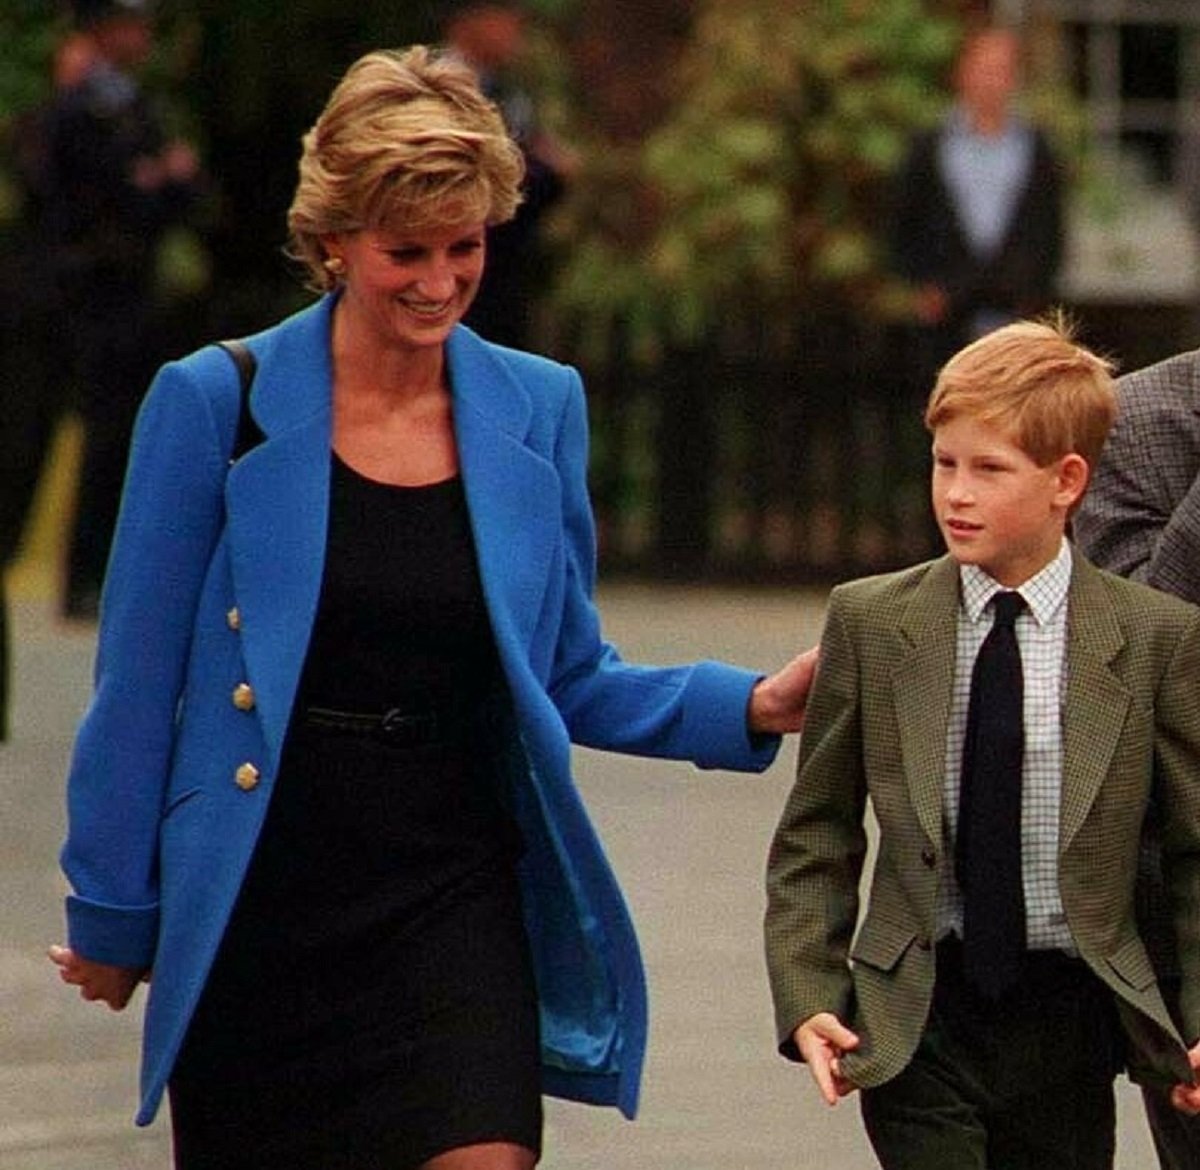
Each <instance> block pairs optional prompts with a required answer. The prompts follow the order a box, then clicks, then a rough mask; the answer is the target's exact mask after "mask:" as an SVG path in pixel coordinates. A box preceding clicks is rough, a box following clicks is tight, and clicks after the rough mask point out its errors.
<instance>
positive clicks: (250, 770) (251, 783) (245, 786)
mask: <svg viewBox="0 0 1200 1170" xmlns="http://www.w3.org/2000/svg"><path fill="white" fill-rule="evenodd" d="M258 777H259V771H258V769H257V768H256V767H255V766H254V765H253V764H251V763H245V764H243V765H242V766H241V767H240V768H238V770H237V772H236V773H235V774H234V781H235V782H236V783H237V786H238V787H239V788H240V789H241V790H242V791H243V792H249V791H250V790H251V789H253V788H257V787H258Z"/></svg>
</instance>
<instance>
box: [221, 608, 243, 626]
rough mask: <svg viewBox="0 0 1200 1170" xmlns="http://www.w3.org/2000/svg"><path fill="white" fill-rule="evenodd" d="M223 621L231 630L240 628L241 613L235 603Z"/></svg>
mask: <svg viewBox="0 0 1200 1170" xmlns="http://www.w3.org/2000/svg"><path fill="white" fill-rule="evenodd" d="M225 622H226V624H227V625H228V626H229V628H230V629H231V630H240V629H241V628H242V615H241V613H240V612H239V611H238V607H237V606H236V605H235V606H234V607H233V608H232V609H231V610H230V611H229V612H228V613H227V614H226V615H225Z"/></svg>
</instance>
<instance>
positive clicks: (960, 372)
mask: <svg viewBox="0 0 1200 1170" xmlns="http://www.w3.org/2000/svg"><path fill="white" fill-rule="evenodd" d="M1113 372H1114V366H1113V363H1112V362H1110V361H1108V360H1107V359H1106V358H1103V357H1100V356H1098V355H1097V354H1095V353H1093V352H1092V351H1091V350H1089V349H1087V348H1085V347H1084V346H1082V345H1080V344H1079V343H1078V342H1077V341H1076V340H1075V336H1074V330H1073V329H1072V326H1071V323H1070V322H1069V321H1068V320H1067V318H1066V317H1065V316H1064V315H1063V314H1062V313H1057V314H1052V315H1050V316H1048V317H1046V318H1044V319H1042V320H1040V321H1018V322H1016V323H1014V324H1012V325H1005V326H1003V327H1002V328H1000V329H997V330H995V331H994V332H992V333H988V334H985V335H984V336H983V337H981V338H979V339H978V340H977V341H973V342H972V343H971V344H970V345H968V346H966V347H965V348H964V349H961V350H959V351H958V353H956V354H955V355H954V356H953V357H952V358H951V359H950V360H949V361H948V362H947V363H946V364H945V366H943V367H942V371H941V373H940V374H938V379H937V384H936V385H935V386H934V388H933V393H932V394H930V396H929V403H928V405H927V406H926V408H925V426H926V427H927V428H928V429H929V430H930V431H933V430H935V429H936V428H937V427H939V426H941V425H942V424H943V423H946V422H949V421H950V420H951V419H954V418H958V417H961V416H963V415H966V416H969V417H971V418H974V419H977V420H978V421H979V422H982V423H985V424H987V425H989V426H994V427H997V428H998V429H1000V430H1002V431H1003V432H1004V433H1005V434H1006V435H1007V436H1008V437H1009V438H1010V439H1011V440H1012V441H1013V442H1014V443H1015V444H1016V445H1017V446H1018V447H1020V448H1021V450H1022V451H1024V452H1025V454H1026V455H1028V456H1029V457H1030V458H1031V459H1032V460H1033V461H1034V462H1035V463H1036V464H1037V465H1038V466H1039V467H1046V466H1048V465H1049V464H1051V463H1053V462H1054V461H1055V460H1056V459H1061V458H1062V457H1063V456H1064V455H1069V454H1072V453H1074V454H1078V455H1082V456H1083V458H1084V459H1085V460H1087V463H1088V466H1089V467H1095V465H1096V461H1097V460H1098V459H1099V458H1100V452H1101V451H1102V450H1103V448H1104V441H1105V439H1106V438H1107V437H1108V432H1109V429H1110V428H1111V426H1112V423H1113V419H1114V418H1115V417H1116V412H1117V394H1116V386H1115V385H1114V383H1113Z"/></svg>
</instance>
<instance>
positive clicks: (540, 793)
mask: <svg viewBox="0 0 1200 1170" xmlns="http://www.w3.org/2000/svg"><path fill="white" fill-rule="evenodd" d="M520 177H521V162H520V155H519V153H518V151H517V149H516V148H515V147H514V145H513V144H512V142H511V141H510V140H509V138H508V137H507V135H506V134H505V132H504V129H503V124H502V122H501V121H500V119H499V116H498V115H497V113H496V111H495V109H494V107H492V106H491V105H490V103H488V102H487V101H486V100H485V99H483V98H482V96H481V95H480V93H479V91H478V89H477V88H476V86H475V83H474V80H473V78H472V75H471V74H470V72H469V70H467V69H466V68H465V67H464V66H462V65H460V64H456V63H454V62H453V61H451V60H448V59H445V58H439V57H438V56H436V55H434V54H431V53H430V52H429V51H428V50H426V49H424V48H415V49H412V50H409V51H408V52H406V53H403V54H392V53H372V54H370V55H368V56H366V57H364V58H363V59H362V60H360V61H359V62H358V63H357V64H355V65H354V66H353V67H352V68H351V69H350V71H349V72H348V74H347V75H346V77H345V78H344V79H343V81H342V82H341V83H340V85H339V86H338V87H337V89H336V90H335V92H334V93H333V95H332V97H331V99H330V102H329V104H328V106H327V107H326V109H325V111H324V112H323V113H322V115H321V117H320V118H319V119H318V121H317V123H316V125H315V127H314V128H313V130H312V131H311V132H310V133H309V134H308V135H307V136H306V138H305V142H304V152H303V158H302V160H301V164H300V182H299V187H298V190H297V193H296V197H295V201H294V203H293V205H292V208H291V212H290V215H289V226H290V228H291V232H292V244H293V250H294V253H295V254H296V255H297V256H298V257H299V258H300V259H301V260H303V262H304V263H305V265H306V266H307V269H308V271H309V273H310V274H311V276H312V277H313V278H314V279H315V281H316V282H317V283H318V284H319V285H320V286H321V288H322V289H324V290H325V295H324V296H323V297H322V298H321V299H320V300H319V301H318V302H317V303H316V304H315V305H313V306H312V307H310V308H308V309H306V310H304V311H302V312H300V313H298V314H297V315H296V316H294V317H292V318H290V319H288V320H286V321H284V322H283V323H282V324H280V325H277V326H276V327H274V328H272V329H269V330H267V331H266V332H264V333H262V334H259V335H258V336H257V337H254V338H251V339H250V340H249V345H250V348H251V350H252V352H253V353H254V355H255V357H256V359H257V375H256V377H255V380H254V386H253V395H252V400H251V401H252V407H253V414H254V417H255V420H256V421H257V423H258V425H259V427H260V429H261V431H262V434H263V439H262V441H261V442H260V443H259V444H258V445H257V446H255V447H254V448H253V449H252V450H250V451H249V452H248V453H247V454H245V455H244V456H243V457H242V458H240V459H239V460H238V461H237V462H236V463H235V464H234V465H233V466H232V468H228V467H227V463H228V454H229V452H230V450H231V448H232V445H233V437H234V433H235V430H236V420H237V416H238V404H239V391H238V379H237V375H236V373H235V371H234V367H233V364H232V363H231V362H230V361H229V360H228V358H227V356H226V355H225V354H224V353H223V352H222V351H221V350H220V349H217V348H215V347H208V348H206V349H203V350H201V351H199V352H198V353H195V354H193V355H191V356H190V357H188V358H186V359H184V360H183V361H181V362H177V363H172V364H170V365H168V366H166V367H165V368H164V369H163V370H162V371H161V372H160V374H159V376H158V378H157V380H156V382H155V384H154V385H153V386H152V388H151V390H150V393H149V395H148V398H147V401H146V404H145V406H144V408H143V411H142V416H141V418H140V420H139V425H138V431H137V436H136V441H135V445H134V450H133V454H132V458H131V463H130V472H129V478H128V482H127V486H126V497H125V503H124V507H123V512H122V517H121V522H120V527H119V533H118V539H117V542H116V546H115V551H114V555H113V560H112V564H111V568H110V572H109V578H108V581H107V583H106V590H105V600H104V608H103V618H102V622H101V628H100V644H99V654H98V662H97V688H96V694H95V698H94V700H93V702H92V705H91V707H90V709H89V712H88V715H87V717H86V719H85V721H84V724H83V726H82V728H81V731H80V734H79V739H78V743H77V746H76V751H75V756H74V761H73V765H72V770H71V776H70V821H71V823H70V832H69V836H68V840H67V844H66V847H65V849H64V868H65V870H66V872H67V875H68V877H69V878H70V880H71V883H72V886H73V890H74V893H73V894H72V895H71V896H70V897H69V898H68V927H69V940H70V945H69V947H64V948H53V950H52V958H53V959H54V961H55V962H56V963H58V964H59V966H60V968H61V974H62V976H63V978H64V979H65V980H66V981H67V982H70V983H74V984H78V985H79V987H80V988H81V992H82V994H83V996H84V997H85V998H88V999H100V1000H103V1001H105V1002H107V1003H108V1004H109V1005H110V1006H112V1007H116V1008H119V1007H121V1006H123V1005H124V1004H125V1003H126V1002H127V1001H128V999H129V997H130V995H131V994H132V991H133V989H134V987H135V986H136V984H137V982H138V981H139V980H140V979H142V978H143V977H146V976H147V973H148V972H149V971H150V970H151V969H153V983H152V986H151V992H150V998H149V1003H148V1005H147V1014H146V1032H145V1051H144V1063H143V1076H142V1092H143V1100H142V1108H141V1111H140V1113H139V1121H140V1122H141V1123H143V1124H145V1123H148V1122H149V1121H150V1120H151V1119H152V1117H153V1116H154V1114H155V1111H156V1109H157V1107H158V1104H159V1100H160V1098H161V1095H162V1093H163V1091H164V1087H165V1086H168V1085H169V1091H170V1099H171V1107H172V1118H173V1124H174V1133H175V1148H176V1164H177V1165H178V1166H180V1167H187V1168H190V1167H210V1166H221V1167H223V1168H230V1167H238V1166H243V1165H245V1166H247V1167H248V1166H254V1167H255V1168H256V1170H266V1168H269V1167H285V1166H286V1167H295V1166H313V1167H318V1166H319V1167H321V1168H322V1170H329V1168H331V1167H340V1166H345V1167H354V1168H356V1170H362V1168H364V1167H388V1168H389V1170H402V1168H404V1167H429V1168H431V1170H432V1168H437V1170H471V1168H479V1167H487V1168H488V1170H526V1168H528V1167H531V1166H533V1165H534V1164H535V1163H536V1161H537V1156H538V1150H539V1144H540V1132H541V1113H540V1093H541V1092H542V1091H546V1092H550V1093H556V1094H559V1095H563V1096H568V1097H572V1098H576V1099H580V1100H586V1101H591V1102H595V1103H604V1104H613V1105H618V1106H619V1107H620V1108H622V1109H623V1110H624V1111H625V1112H626V1113H629V1114H632V1112H633V1111H634V1108H635V1105H636V1096H637V1084H638V1077H639V1073H640V1068H641V1063H642V1056H643V1050H644V1046H645V1022H646V1021H645V994H644V988H643V983H642V971H641V966H640V961H639V958H638V952H637V945H636V941H635V939H634V936H633V932H632V928H631V925H630V922H629V919H628V917H627V914H626V911H625V907H624V904H623V902H622V900H621V897H620V893H619V891H618V889H617V887H616V884H615V882H614V879H613V877H612V874H611V872H610V870H609V868H608V865H607V863H606V861H605V859H604V856H603V853H602V852H601V850H600V847H599V845H598V843H597V840H596V838H595V835H594V833H593V830H592V828H591V826H590V824H589V823H588V820H587V818H586V815H585V813H584V811H583V808H582V806H581V804H580V801H579V798H578V795H577V793H576V791H575V789H574V787H573V785H572V782H571V778H570V772H569V759H568V756H569V741H570V740H574V741H576V742H578V743H584V744H589V745H592V746H596V747H606V748H613V749H617V750H623V751H628V752H634V753H642V754H647V755H658V756H670V757H678V758H687V759H693V760H695V761H696V762H697V763H699V764H700V765H701V766H707V767H721V768H742V769H747V770H749V769H756V768H762V767H765V766H766V765H767V764H768V763H769V762H770V760H771V758H772V756H773V754H774V751H775V749H776V747H777V743H778V741H777V739H775V738H774V735H773V733H777V732H781V731H785V730H790V729H794V728H795V727H796V726H798V723H799V719H800V712H801V708H802V704H803V701H804V698H805V695H806V692H807V687H808V683H809V681H810V677H811V673H812V657H811V654H810V655H806V656H802V657H801V658H799V659H797V660H795V661H794V662H793V663H791V664H790V665H789V666H788V667H786V668H785V669H784V670H783V671H781V672H780V673H779V674H777V675H775V676H772V677H770V678H767V679H762V680H758V679H756V677H755V676H753V675H750V674H747V673H745V672H742V671H739V670H736V669H734V668H732V667H728V666H724V665H721V664H717V663H700V664H696V665H694V666H690V667H682V668H675V669H649V668H638V667H633V666H629V665H626V664H624V663H623V662H622V661H621V660H620V658H619V657H618V655H617V654H616V652H615V651H614V650H613V649H612V647H610V646H608V645H607V644H606V643H605V642H604V641H603V640H602V639H601V635H600V631H599V626H598V621H597V616H596V612H595V610H594V608H593V606H592V602H591V599H590V593H591V588H592V581H593V551H592V520H591V514H590V510H589V506H588V501H587V495H586V487H585V471H586V467H585V464H586V433H585V410H584V400H583V395H582V389H581V386H580V382H579V378H578V376H577V374H576V373H575V372H574V371H573V370H571V369H569V368H567V367H564V366H560V365H557V364H555V363H552V362H549V361H546V360H544V359H541V358H537V357H533V356H531V355H528V354H524V353H519V352H516V351H513V350H507V349H501V348H499V347H495V346H492V345H489V344H487V343H486V342H484V341H482V340H481V339H480V338H479V337H477V336H476V335H474V334H473V333H471V332H470V331H469V330H467V329H465V328H463V327H462V326H460V325H459V324H458V322H459V320H460V318H461V317H462V315H463V313H464V312H465V311H466V309H467V307H468V305H469V304H470V301H471V297H472V295H473V294H474V291H475V289H476V287H477V286H478V283H479V279H480V274H481V271H482V268H483V262H484V229H485V227H486V226H487V225H488V224H490V223H494V222H499V221H501V220H503V219H505V218H506V217H507V216H510V215H511V214H512V212H513V209H514V207H515V206H516V203H517V200H518V198H519V196H518V184H519V182H520Z"/></svg>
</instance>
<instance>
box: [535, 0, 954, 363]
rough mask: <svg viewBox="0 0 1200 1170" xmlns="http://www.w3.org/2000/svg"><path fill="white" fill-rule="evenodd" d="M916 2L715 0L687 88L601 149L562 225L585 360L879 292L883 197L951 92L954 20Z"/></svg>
mask: <svg viewBox="0 0 1200 1170" xmlns="http://www.w3.org/2000/svg"><path fill="white" fill-rule="evenodd" d="M932 7H934V6H931V5H930V4H928V3H925V2H922V0H840V2H839V0H823V2H821V3H800V2H797V0H792V2H791V3H780V2H779V0H706V2H705V3H703V4H701V6H700V8H699V11H698V15H697V19H696V22H695V25H694V28H693V33H692V37H691V40H690V43H689V45H688V47H687V49H686V51H685V53H684V56H683V59H682V60H681V62H680V64H679V71H678V97H677V100H676V101H675V103H674V106H673V109H672V111H671V113H670V114H669V116H668V117H667V118H666V120H665V121H664V122H663V123H662V124H661V125H660V126H658V127H657V129H655V130H654V131H653V133H651V134H650V135H649V136H648V137H647V138H646V139H645V141H644V142H643V143H642V144H641V146H640V147H637V148H633V149H629V148H624V149H615V148H614V147H613V146H612V145H611V144H610V143H606V142H604V141H597V142H592V143H588V144H585V150H586V151H587V154H588V157H589V159H590V160H591V161H590V165H589V168H588V171H587V174H586V175H585V177H584V179H583V181H582V182H581V183H579V184H578V187H577V191H576V196H575V198H574V200H573V202H572V206H571V208H570V209H569V212H568V214H567V216H566V217H565V218H564V221H563V223H562V224H561V230H562V233H563V237H564V239H565V240H566V241H568V242H569V248H568V249H567V250H566V251H567V255H566V262H565V265H564V268H563V271H562V275H561V280H560V283H559V284H558V286H557V288H556V289H555V293H554V299H553V308H554V314H555V317H556V320H557V321H558V323H559V324H560V326H562V327H563V328H567V329H570V330H571V331H572V333H573V334H574V335H575V336H576V337H577V338H578V339H579V341H580V343H581V344H582V345H583V346H584V353H585V355H586V356H587V357H588V358H589V359H590V360H592V361H603V360H605V359H606V358H607V357H609V356H610V355H611V353H612V352H613V348H614V346H615V345H617V344H618V338H620V344H622V345H625V346H631V347H632V353H633V356H634V357H635V358H636V359H638V360H641V361H645V362H652V361H654V360H655V359H656V358H657V357H658V356H659V355H660V354H661V353H662V352H663V351H664V350H665V349H667V348H669V347H672V346H678V345H682V346H693V345H695V344H696V343H697V342H698V341H699V340H700V339H701V338H703V337H708V338H709V339H712V338H714V337H716V338H717V339H718V340H719V339H720V337H722V336H725V335H730V336H737V335H738V334H740V333H742V332H744V331H745V329H746V328H748V327H754V328H756V329H758V330H759V332H760V333H761V328H760V327H761V323H762V322H763V320H764V319H766V318H767V317H770V318H771V319H773V320H775V321H777V322H779V323H780V324H779V326H778V328H779V330H780V332H779V337H778V340H779V341H780V343H781V344H783V343H786V340H787V336H786V335H787V327H788V325H787V323H788V322H789V321H795V320H797V319H798V317H799V315H800V314H801V313H802V312H803V311H804V308H805V306H806V305H808V304H811V303H812V301H813V300H814V298H821V299H823V300H825V301H829V300H830V299H836V298H844V299H845V298H849V299H852V300H853V302H854V303H855V304H856V305H858V306H861V307H863V308H870V307H873V306H877V305H878V304H879V303H880V302H881V301H882V300H883V299H884V298H885V297H886V292H887V289H886V283H885V281H884V280H883V278H882V276H881V271H880V270H881V265H880V262H879V257H878V255H877V245H876V232H877V226H878V213H879V208H878V202H879V197H880V191H881V186H882V180H883V179H884V177H885V176H886V175H887V174H888V173H889V172H890V171H891V170H892V169H893V168H894V167H895V166H896V165H897V163H898V162H899V160H900V158H901V155H902V152H903V150H904V148H905V145H906V143H907V140H908V137H909V135H910V134H911V132H912V130H913V128H914V127H916V126H918V125H922V124H925V123H927V122H929V121H931V120H932V119H933V118H934V117H935V116H936V115H937V113H938V112H939V111H940V109H941V108H942V106H943V105H944V101H945V98H944V88H943V87H942V85H941V84H940V81H941V77H942V74H943V72H944V70H945V67H946V65H947V64H948V62H949V61H950V59H951V57H952V55H953V53H954V50H955V48H956V46H957V42H958V38H959V35H960V28H959V24H958V22H957V21H956V20H954V19H952V18H951V17H950V16H938V15H936V14H932V13H931V8H932Z"/></svg>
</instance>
